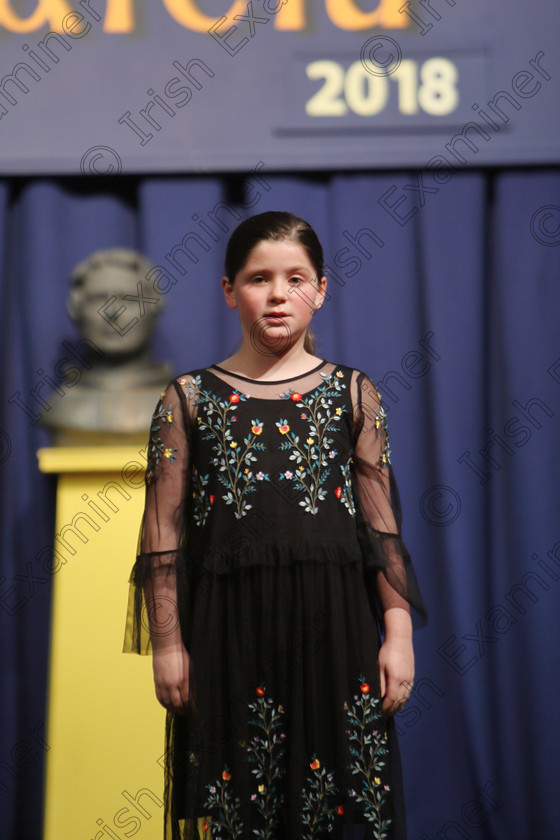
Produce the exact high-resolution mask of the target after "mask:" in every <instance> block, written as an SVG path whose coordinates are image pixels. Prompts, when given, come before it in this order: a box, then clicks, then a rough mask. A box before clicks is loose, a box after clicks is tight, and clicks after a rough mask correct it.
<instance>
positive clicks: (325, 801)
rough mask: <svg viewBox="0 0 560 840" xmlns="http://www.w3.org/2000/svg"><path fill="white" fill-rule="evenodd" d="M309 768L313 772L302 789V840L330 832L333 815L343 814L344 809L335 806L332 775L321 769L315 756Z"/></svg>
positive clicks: (312, 838) (314, 839)
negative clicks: (305, 786) (306, 785)
mask: <svg viewBox="0 0 560 840" xmlns="http://www.w3.org/2000/svg"><path fill="white" fill-rule="evenodd" d="M309 766H310V768H311V770H313V771H314V772H313V773H312V774H311V778H310V781H309V783H308V787H307V788H304V789H303V812H302V821H303V825H304V831H303V832H302V835H301V837H302V840H316V838H318V837H320V836H321V835H322V834H323V832H324V831H332V823H333V821H334V816H335V814H343V813H344V809H342V810H339V808H340V807H341V806H339V807H338V808H337V807H336V806H335V797H336V794H337V787H336V785H335V783H334V776H333V774H332V773H329V772H328V771H327V770H326V769H325V768H324V767H321V762H320V761H319V759H318V758H317V757H316V756H314V757H313V760H312V761H311V763H310V765H309Z"/></svg>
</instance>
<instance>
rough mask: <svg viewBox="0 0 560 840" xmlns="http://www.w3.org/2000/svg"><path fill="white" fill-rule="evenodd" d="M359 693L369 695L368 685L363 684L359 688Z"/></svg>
mask: <svg viewBox="0 0 560 840" xmlns="http://www.w3.org/2000/svg"><path fill="white" fill-rule="evenodd" d="M360 691H361V692H362V694H369V683H367V682H363V683H362V684H361V686H360Z"/></svg>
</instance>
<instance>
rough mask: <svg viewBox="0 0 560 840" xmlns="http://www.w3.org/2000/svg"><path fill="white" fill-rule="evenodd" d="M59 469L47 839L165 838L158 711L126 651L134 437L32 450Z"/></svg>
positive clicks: (144, 669)
mask: <svg viewBox="0 0 560 840" xmlns="http://www.w3.org/2000/svg"><path fill="white" fill-rule="evenodd" d="M38 458H39V467H40V469H41V470H42V471H43V472H51V473H52V472H54V473H58V474H59V479H58V492H57V511H56V536H55V540H54V551H55V553H54V554H53V557H52V558H51V559H50V560H49V559H48V558H46V562H49V564H50V565H51V570H52V572H53V579H54V592H53V599H54V600H53V612H52V616H53V617H52V627H51V653H50V684H49V701H48V726H47V735H46V740H47V743H48V745H49V749H48V752H47V756H46V758H47V774H46V805H45V823H44V827H45V831H44V840H81V839H82V838H83V840H102V838H111V840H115V838H117V840H123V838H126V837H132V836H138V837H139V838H141V840H156V838H157V840H160V838H161V836H162V825H163V802H162V792H163V769H162V763H163V762H162V753H163V736H164V720H165V711H164V710H163V709H162V707H161V706H160V705H159V704H158V702H157V700H156V698H155V693H154V689H153V678H152V664H151V657H145V656H134V655H125V654H123V653H121V650H122V643H123V635H124V624H125V617H126V605H127V594H128V576H129V573H130V570H131V567H132V564H133V562H134V555H135V551H136V541H137V537H138V528H139V524H140V517H141V513H142V508H143V504H144V484H143V474H144V468H145V462H144V461H143V458H142V457H141V455H139V447H138V446H95V447H54V448H51V449H41V450H39V452H38Z"/></svg>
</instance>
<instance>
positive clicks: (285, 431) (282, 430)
mask: <svg viewBox="0 0 560 840" xmlns="http://www.w3.org/2000/svg"><path fill="white" fill-rule="evenodd" d="M278 431H279V432H280V434H281V435H287V434H288V432H289V431H290V427H289V426H288V424H287V423H285V424H284V425H283V426H278Z"/></svg>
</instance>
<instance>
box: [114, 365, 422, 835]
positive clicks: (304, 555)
mask: <svg viewBox="0 0 560 840" xmlns="http://www.w3.org/2000/svg"><path fill="white" fill-rule="evenodd" d="M169 576H171V577H169ZM161 577H166V578H167V581H168V583H169V580H172V582H173V586H174V587H175V591H176V598H177V602H178V605H179V621H180V630H181V635H182V639H183V642H184V645H185V647H186V649H187V651H188V653H189V657H190V671H189V674H190V689H189V691H190V693H189V708H188V712H187V714H186V716H179V715H174V714H170V713H168V715H167V743H166V755H167V771H166V796H165V804H166V823H165V824H166V828H165V836H166V838H167V840H171V839H172V840H178V839H179V838H180V839H181V840H187V838H189V839H190V838H199V837H208V838H210V837H211V838H212V840H218V838H223V840H225V838H238V839H240V838H243V840H245V838H247V840H249V838H267V840H307V838H322V837H340V838H342V837H344V838H346V837H348V838H349V837H364V838H366V837H367V838H390V839H391V840H397V838H398V840H402V838H404V837H405V827H404V803H403V798H402V786H401V778H400V763H399V757H398V746H397V743H396V740H395V732H394V726H393V723H392V720H391V719H389V720H387V719H386V718H385V717H384V716H383V715H382V714H381V701H380V699H379V674H378V665H377V655H378V651H379V647H380V634H381V632H382V628H383V624H382V618H383V611H384V610H385V609H387V608H388V607H390V606H403V605H404V606H405V607H407V608H408V604H411V605H412V607H413V609H414V611H415V613H416V614H417V615H418V616H420V620H421V621H423V620H424V617H425V610H424V606H423V603H422V598H421V595H420V593H419V590H418V587H417V584H416V579H415V576H414V571H413V569H412V566H411V563H410V558H409V555H408V552H407V550H406V547H405V545H404V543H403V542H402V540H401V536H400V508H399V501H398V492H397V487H396V483H395V481H394V477H393V473H392V468H391V465H390V453H389V439H388V431H387V422H386V415H385V412H384V410H383V408H382V405H381V400H380V395H379V393H378V392H377V390H376V388H375V386H374V385H373V383H372V382H371V380H370V379H369V378H368V377H367V376H366V375H365V374H363V373H361V372H360V371H357V370H353V369H351V368H348V367H345V366H343V365H334V364H332V363H329V362H326V361H324V362H322V363H321V364H320V365H318V366H316V367H315V368H314V369H313V370H311V371H309V372H307V373H306V374H304V375H303V376H299V377H297V378H294V379H289V380H282V381H275V382H262V381H256V380H250V379H247V378H245V377H241V376H237V375H234V374H231V373H229V372H228V371H225V370H224V369H222V368H219V367H218V366H215V365H214V366H212V367H210V368H206V369H201V370H195V371H192V372H190V373H186V374H184V375H183V376H180V377H178V378H177V379H176V380H174V381H173V382H171V383H170V385H169V386H168V388H167V389H166V391H165V392H164V393H163V394H162V396H161V400H160V402H159V404H158V406H157V408H156V411H155V413H154V417H153V422H152V427H151V433H150V440H149V446H148V469H147V473H146V507H145V512H144V518H143V524H142V530H141V534H140V540H139V551H138V557H137V561H136V564H135V566H134V569H133V573H132V577H131V593H132V595H133V596H134V609H135V623H134V630H133V633H132V635H131V634H130V633H129V635H128V643H127V646H126V647H127V649H134V650H136V651H137V652H144V653H145V652H147V651H148V648H149V635H148V632H147V631H148V628H149V624H148V614H149V616H150V617H151V624H152V633H154V632H156V633H158V632H159V633H161V634H165V633H167V632H172V631H173V628H172V627H170V626H169V623H170V622H172V614H173V611H172V610H166V607H165V603H164V602H160V603H159V604H157V605H156V607H155V608H154V607H153V605H152V608H150V609H148V608H147V606H146V604H145V602H144V588H145V586H146V584H148V585H149V582H151V583H152V584H154V589H153V590H149V591H153V592H154V593H157V591H158V590H157V580H158V578H159V579H161ZM166 591H168V590H166ZM154 597H155V598H156V600H157V595H155V596H154ZM164 601H165V599H164ZM158 628H159V629H158Z"/></svg>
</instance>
